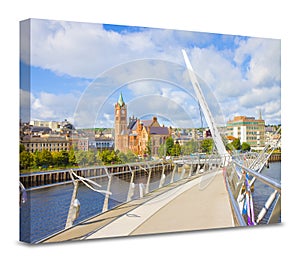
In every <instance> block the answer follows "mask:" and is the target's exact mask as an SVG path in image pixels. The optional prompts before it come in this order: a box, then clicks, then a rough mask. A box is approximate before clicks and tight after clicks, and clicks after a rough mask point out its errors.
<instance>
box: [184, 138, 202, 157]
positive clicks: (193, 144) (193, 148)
mask: <svg viewBox="0 0 300 262" xmlns="http://www.w3.org/2000/svg"><path fill="white" fill-rule="evenodd" d="M181 151H182V154H183V155H190V154H192V153H196V152H198V151H199V143H198V142H197V141H195V140H193V139H192V140H191V141H188V142H186V143H185V144H184V145H182V147H181Z"/></svg>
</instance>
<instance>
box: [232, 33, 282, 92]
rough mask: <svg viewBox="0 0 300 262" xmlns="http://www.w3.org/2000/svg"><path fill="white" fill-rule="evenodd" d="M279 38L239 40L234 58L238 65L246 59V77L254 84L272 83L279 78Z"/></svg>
mask: <svg viewBox="0 0 300 262" xmlns="http://www.w3.org/2000/svg"><path fill="white" fill-rule="evenodd" d="M280 50H281V45H280V41H279V40H274V39H263V38H249V39H248V40H247V41H242V42H240V45H239V48H238V49H237V50H236V52H235V57H234V60H235V62H237V63H238V64H239V65H241V64H243V63H245V61H246V59H248V60H249V61H248V70H247V78H248V79H249V80H250V81H251V82H252V83H253V84H255V85H256V86H258V85H259V86H261V85H265V86H266V85H273V83H274V82H279V81H280V80H281V59H280Z"/></svg>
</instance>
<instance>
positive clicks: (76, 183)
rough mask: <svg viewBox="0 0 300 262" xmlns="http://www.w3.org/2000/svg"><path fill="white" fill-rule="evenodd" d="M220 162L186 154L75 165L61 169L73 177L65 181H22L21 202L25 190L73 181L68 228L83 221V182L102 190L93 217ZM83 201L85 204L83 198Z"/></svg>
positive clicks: (211, 167) (92, 187) (201, 171)
mask: <svg viewBox="0 0 300 262" xmlns="http://www.w3.org/2000/svg"><path fill="white" fill-rule="evenodd" d="M221 165H222V160H221V158H220V157H218V156H216V155H205V156H204V155H201V157H199V156H185V157H181V158H177V160H175V159H168V160H156V161H148V162H138V163H128V164H123V165H114V166H101V167H91V168H90V169H89V168H84V169H80V168H76V169H74V170H62V171H61V172H62V174H63V173H64V174H65V173H66V172H68V174H67V178H68V177H70V178H69V179H67V180H66V181H64V182H57V181H52V183H51V181H50V183H49V184H47V185H44V184H43V185H41V186H33V187H29V188H28V187H27V188H25V187H24V185H23V184H22V183H20V184H22V186H21V188H22V190H21V194H22V196H21V195H20V196H21V197H22V198H20V199H21V200H22V201H21V202H20V205H22V202H23V199H24V198H23V196H25V195H24V193H26V191H27V192H28V191H35V190H43V189H44V188H45V187H47V188H51V187H59V186H61V185H67V184H70V185H72V187H73V193H72V195H71V196H70V197H71V199H70V200H69V201H70V202H69V203H68V204H67V203H66V205H68V206H69V211H68V212H67V218H66V219H64V218H63V219H62V220H64V221H66V222H65V224H64V225H62V227H64V228H69V227H71V226H73V224H74V223H75V222H76V223H79V222H81V221H83V219H82V218H81V217H82V216H80V217H78V215H79V213H80V201H81V198H82V197H83V195H82V193H81V192H82V190H83V189H81V187H80V185H84V186H87V187H89V188H90V189H91V190H93V191H95V192H98V193H99V202H100V201H101V205H100V210H99V211H98V212H96V213H93V214H92V213H91V216H90V215H89V218H90V217H93V216H94V215H98V214H99V213H102V212H105V211H107V210H108V209H110V208H111V207H110V206H115V204H112V203H111V204H112V205H111V204H110V205H109V203H110V202H111V201H113V203H115V201H117V203H118V204H117V205H120V204H123V203H125V202H127V201H131V200H133V199H137V198H141V197H144V196H145V195H146V194H147V193H149V192H151V191H153V190H156V189H158V188H160V187H164V186H167V185H169V184H172V183H174V182H177V181H179V180H181V179H188V178H189V177H191V176H194V175H196V174H199V173H203V172H205V171H207V170H211V169H214V168H218V167H220V166H221ZM46 173H47V172H43V174H45V175H51V176H53V175H54V174H56V171H55V172H53V171H51V172H49V174H46ZM39 175H40V174H39ZM30 177H31V178H33V174H30ZM23 178H24V176H22V179H23ZM20 180H21V178H20ZM120 181H121V182H120ZM141 181H142V182H141ZM116 183H117V184H116ZM120 183H122V184H121V186H122V190H123V191H122V192H119V190H118V189H117V187H118V185H119V184H120ZM78 192H79V193H78ZM100 195H101V196H100ZM97 201H98V200H97ZM82 202H83V203H84V201H82ZM64 205H65V204H64ZM93 210H94V209H93ZM91 212H92V210H91ZM93 212H94V211H93ZM63 213H66V212H63ZM88 213H89V214H90V211H88ZM83 216H85V217H87V216H86V215H85V214H83ZM84 219H87V218H84ZM53 233H56V232H52V234H53Z"/></svg>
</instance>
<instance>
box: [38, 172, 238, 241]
mask: <svg viewBox="0 0 300 262" xmlns="http://www.w3.org/2000/svg"><path fill="white" fill-rule="evenodd" d="M234 226H235V224H234V219H233V214H232V209H231V205H230V200H229V196H228V192H227V189H226V185H225V181H224V177H223V171H222V169H218V170H217V171H216V170H215V171H210V172H205V173H202V174H201V173H200V174H198V175H194V176H191V177H187V178H184V179H182V180H180V181H177V182H175V183H172V184H169V185H167V186H165V187H162V188H159V189H157V190H155V191H153V192H151V193H149V194H147V195H146V196H144V197H143V198H141V199H136V200H133V201H130V202H127V203H125V204H122V205H120V206H118V207H116V208H114V209H112V210H109V211H107V212H104V213H102V214H99V215H97V216H95V217H93V218H90V219H88V220H85V221H83V222H81V223H79V224H77V225H75V226H73V227H71V228H69V229H67V230H64V231H62V232H60V233H58V234H55V235H53V236H51V237H49V238H47V239H46V240H44V241H43V242H44V243H48V242H59V241H68V240H80V239H98V238H108V237H121V236H130V235H144V234H155V233H167V232H179V231H191V230H201V229H211V228H226V227H234Z"/></svg>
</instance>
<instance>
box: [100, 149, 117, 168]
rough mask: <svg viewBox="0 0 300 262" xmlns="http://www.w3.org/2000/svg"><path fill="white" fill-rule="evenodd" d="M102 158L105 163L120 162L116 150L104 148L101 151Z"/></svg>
mask: <svg viewBox="0 0 300 262" xmlns="http://www.w3.org/2000/svg"><path fill="white" fill-rule="evenodd" d="M99 157H100V160H101V161H102V162H103V163H104V164H105V165H107V164H115V163H119V162H120V158H119V157H118V155H117V154H116V152H115V151H110V150H103V151H102V152H99Z"/></svg>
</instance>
